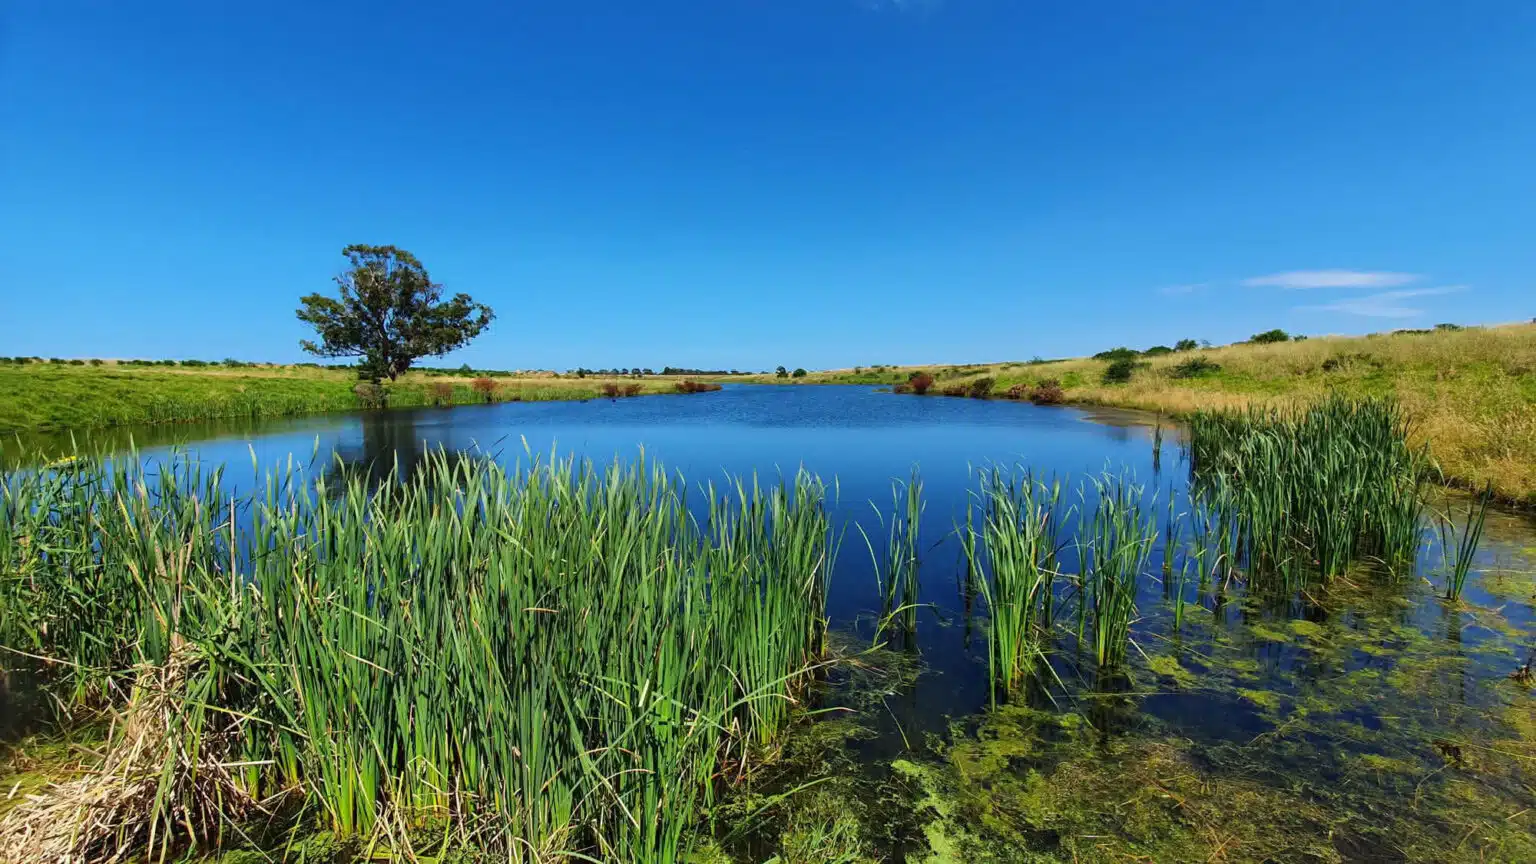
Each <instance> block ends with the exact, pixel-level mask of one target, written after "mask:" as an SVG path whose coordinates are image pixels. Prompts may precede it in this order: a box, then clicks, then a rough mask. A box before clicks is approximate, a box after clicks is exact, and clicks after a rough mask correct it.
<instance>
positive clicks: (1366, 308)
mask: <svg viewBox="0 0 1536 864" xmlns="http://www.w3.org/2000/svg"><path fill="white" fill-rule="evenodd" d="M1465 290H1467V286H1465V285H1446V286H1443V287H1439V288H1408V289H1404V290H1401V291H1381V292H1378V293H1376V294H1367V295H1366V296H1364V297H1352V298H1350V299H1348V300H1340V301H1338V302H1337V303H1327V304H1324V305H1322V306H1300V307H1298V309H1299V310H1301V311H1311V312H1342V313H1343V314H1345V315H1363V316H1366V317H1368V318H1416V317H1418V316H1420V315H1423V314H1424V310H1423V309H1415V308H1413V307H1411V306H1404V305H1403V301H1404V300H1408V299H1410V298H1413V297H1431V296H1434V295H1437V294H1455V293H1458V292H1461V291H1465Z"/></svg>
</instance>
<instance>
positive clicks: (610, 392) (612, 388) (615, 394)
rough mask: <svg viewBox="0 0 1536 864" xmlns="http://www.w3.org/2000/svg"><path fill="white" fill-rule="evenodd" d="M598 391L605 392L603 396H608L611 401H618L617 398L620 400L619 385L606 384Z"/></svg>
mask: <svg viewBox="0 0 1536 864" xmlns="http://www.w3.org/2000/svg"><path fill="white" fill-rule="evenodd" d="M598 389H600V390H602V391H603V395H604V396H607V397H608V398H609V399H617V398H619V393H620V390H619V385H617V384H615V383H613V382H612V381H606V382H604V383H603V385H602V386H601V387H599V388H598Z"/></svg>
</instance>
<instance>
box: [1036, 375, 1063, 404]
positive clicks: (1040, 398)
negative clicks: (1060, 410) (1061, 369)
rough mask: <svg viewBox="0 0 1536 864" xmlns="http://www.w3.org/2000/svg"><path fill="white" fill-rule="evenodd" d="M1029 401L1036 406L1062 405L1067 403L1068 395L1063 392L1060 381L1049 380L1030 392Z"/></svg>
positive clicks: (1037, 385)
mask: <svg viewBox="0 0 1536 864" xmlns="http://www.w3.org/2000/svg"><path fill="white" fill-rule="evenodd" d="M1029 401H1031V402H1033V403H1035V404H1036V405H1060V404H1061V403H1063V402H1065V401H1067V394H1066V393H1065V392H1063V391H1062V389H1061V382H1060V381H1057V380H1056V379H1055V378H1047V379H1045V380H1044V381H1041V382H1040V383H1039V384H1036V385H1035V386H1034V389H1032V390H1030V391H1029Z"/></svg>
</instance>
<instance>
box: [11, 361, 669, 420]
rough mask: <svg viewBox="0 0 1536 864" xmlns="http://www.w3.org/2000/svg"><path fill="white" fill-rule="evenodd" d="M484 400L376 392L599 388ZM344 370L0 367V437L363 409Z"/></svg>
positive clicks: (516, 381)
mask: <svg viewBox="0 0 1536 864" xmlns="http://www.w3.org/2000/svg"><path fill="white" fill-rule="evenodd" d="M490 380H491V381H492V382H493V384H494V390H493V392H492V393H491V394H490V396H489V398H487V395H486V394H485V393H482V392H479V391H476V390H475V389H474V388H473V387H472V386H471V379H468V378H455V379H448V378H443V377H439V376H428V375H425V374H418V373H412V374H410V375H407V376H405V377H402V378H401V379H400V380H399V381H397V382H394V383H391V384H388V385H386V389H387V392H388V404H389V406H390V407H395V408H406V407H420V406H426V405H434V404H448V405H469V404H479V403H483V402H486V401H498V402H503V401H525V402H535V401H551V400H562V399H595V398H599V397H600V396H601V390H600V388H601V387H602V385H603V383H605V382H604V381H603V380H602V379H596V378H586V379H570V378H552V377H537V378H533V377H529V378H512V377H497V378H492V379H490ZM624 383H638V384H639V385H640V386H641V391H642V392H644V393H671V392H675V388H674V386H673V382H672V381H670V380H658V379H646V380H643V381H638V382H624ZM357 384H358V380H357V377H356V375H355V374H354V373H352V372H351V371H350V370H344V369H321V368H313V367H299V366H279V367H246V368H233V369H231V368H222V367H208V368H197V369H180V368H167V367H138V366H122V365H116V364H108V365H103V366H69V365H58V364H46V363H44V364H38V363H33V364H28V365H23V366H13V365H0V433H10V432H22V431H32V430H63V429H70V430H83V429H92V428H102V427H111V426H121V425H129V424H146V423H177V422H188V421H193V420H206V419H219V418H246V417H274V416H281V415H288V414H306V413H317V412H326V411H352V410H357V409H359V408H361V407H365V406H364V404H363V402H362V401H361V400H360V399H359V397H358V396H357V395H356V394H355V393H354V389H353V388H354V387H356V386H357Z"/></svg>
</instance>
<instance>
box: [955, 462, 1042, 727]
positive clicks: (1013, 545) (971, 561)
mask: <svg viewBox="0 0 1536 864" xmlns="http://www.w3.org/2000/svg"><path fill="white" fill-rule="evenodd" d="M974 495H975V498H976V500H977V501H978V502H979V504H980V509H981V512H982V524H981V532H980V542H979V543H978V542H977V538H976V535H975V533H974V531H973V530H972V529H971V528H970V526H969V525H968V526H967V534H968V535H969V542H967V543H965V544H964V549H965V553H966V558H967V566H968V570H970V571H973V572H975V573H977V574H978V577H977V578H978V584H979V585H980V587H981V591H982V594H983V596H984V598H985V600H986V604H987V609H988V612H989V614H990V616H991V626H990V627H989V629H988V631H987V642H988V651H987V667H988V671H989V676H990V679H991V681H992V683H993V688H992V693H993V698H994V699H995V698H996V695H997V693H998V692H999V691H1003V692H1013V691H1015V690H1017V689H1018V688H1019V687H1020V685H1022V684H1023V683H1024V681H1025V679H1026V678H1027V677H1028V676H1029V675H1030V674H1031V673H1032V672H1034V671H1035V669H1036V668H1037V664H1038V662H1039V660H1040V658H1041V657H1042V655H1043V653H1044V651H1043V647H1042V643H1043V641H1044V639H1045V636H1046V631H1047V630H1048V629H1049V627H1050V625H1051V614H1052V600H1053V593H1052V587H1053V583H1054V579H1055V576H1056V573H1057V568H1058V566H1059V565H1058V561H1057V559H1058V553H1059V551H1060V545H1059V541H1058V539H1057V536H1056V516H1055V514H1056V505H1057V501H1058V500H1059V498H1060V495H1061V485H1060V484H1059V483H1052V484H1050V485H1047V484H1045V483H1043V482H1039V481H1037V480H1035V479H1034V477H1033V476H1031V475H1030V474H1028V473H1025V474H1023V475H1022V476H1018V475H1015V474H1014V473H1012V472H1007V473H1005V472H1003V471H1002V470H1001V469H999V468H993V469H992V470H991V471H990V472H987V473H984V474H983V475H982V479H981V489H980V491H979V492H977V493H974Z"/></svg>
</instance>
